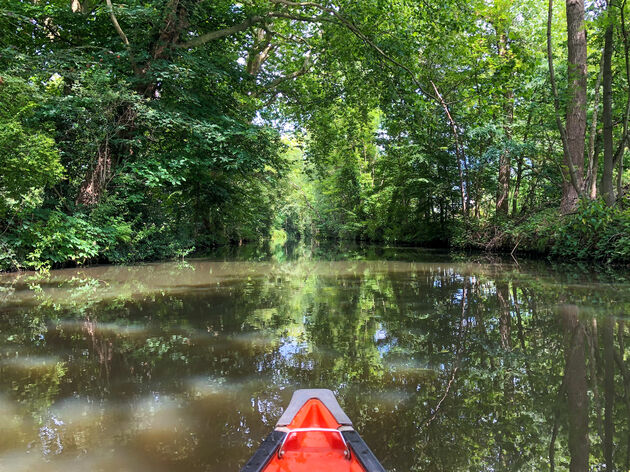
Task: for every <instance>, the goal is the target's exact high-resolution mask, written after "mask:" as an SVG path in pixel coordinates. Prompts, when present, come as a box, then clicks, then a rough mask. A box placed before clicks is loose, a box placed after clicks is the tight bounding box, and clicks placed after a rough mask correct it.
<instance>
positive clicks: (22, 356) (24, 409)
mask: <svg viewBox="0 0 630 472" xmlns="http://www.w3.org/2000/svg"><path fill="white" fill-rule="evenodd" d="M476 259H477V260H475V259H466V258H464V259H461V258H460V259H458V260H452V259H451V258H450V257H448V256H446V255H441V254H438V253H432V252H427V251H421V250H415V249H383V248H377V247H369V248H353V249H338V248H336V249H334V250H332V249H330V248H329V249H327V250H324V249H321V248H315V249H314V250H312V249H311V248H307V247H298V248H297V249H296V250H295V251H294V252H286V251H283V250H277V251H276V252H275V254H269V253H268V252H266V251H265V250H261V249H257V248H254V249H252V248H245V249H243V250H241V252H238V251H237V252H236V253H234V254H221V255H217V254H215V255H214V256H213V257H211V258H210V259H200V260H189V261H187V262H185V263H181V262H180V263H178V262H169V263H160V264H147V265H140V266H133V267H125V266H115V267H112V266H107V267H91V268H81V269H68V270H59V271H51V272H50V273H49V274H47V275H39V276H38V275H34V274H32V273H20V274H5V275H1V276H0V471H2V472H4V471H11V472H13V471H38V472H49V471H63V472H72V471H115V472H123V471H134V472H143V471H156V472H159V471H186V472H193V471H238V470H239V467H240V466H242V465H243V464H244V462H245V461H246V460H247V459H248V458H249V456H250V455H251V454H252V452H253V451H254V449H255V448H256V447H257V445H258V444H259V442H260V441H261V440H262V438H263V437H264V436H265V435H266V434H267V433H268V432H269V431H271V429H272V428H273V425H274V424H275V421H276V420H277V418H278V417H279V416H280V414H281V413H282V410H283V408H284V407H285V406H286V404H287V403H288V401H289V399H290V397H291V393H292V392H293V390H295V389H297V388H305V387H325V388H330V389H332V390H334V391H335V393H336V394H337V396H338V398H339V400H340V403H341V404H342V406H343V407H344V409H345V410H346V412H347V413H348V415H349V416H350V417H351V418H352V419H353V420H354V422H355V427H356V429H358V430H359V432H360V433H361V434H362V436H363V437H364V439H365V440H366V442H367V443H368V444H369V445H370V446H371V447H372V449H373V451H374V453H375V454H376V455H377V456H378V457H379V458H380V459H381V461H382V462H383V465H384V466H385V467H386V469H387V470H390V471H416V470H417V471H420V470H422V471H447V470H448V471H453V470H462V471H464V470H532V471H533V470H548V469H549V465H550V461H551V460H553V463H554V465H555V469H556V470H568V466H569V462H570V461H571V460H573V461H574V463H575V464H577V465H578V466H579V464H582V465H583V464H584V463H585V462H584V461H585V460H586V461H588V462H589V463H590V466H591V467H592V470H598V469H601V470H603V467H604V466H603V464H604V463H605V461H606V458H607V457H608V460H609V462H610V461H612V462H613V463H614V466H615V469H616V470H622V469H623V470H628V461H629V460H630V458H629V457H628V454H629V453H630V449H629V446H628V445H629V442H630V427H629V426H630V423H629V422H628V418H629V416H630V375H629V374H628V372H629V371H630V359H629V357H630V349H628V348H627V347H626V346H627V345H628V344H630V339H628V338H629V337H630V330H629V329H628V328H629V323H627V322H626V321H625V319H626V315H627V314H628V312H629V308H630V277H628V273H624V272H613V271H609V272H606V273H601V272H597V271H594V270H593V269H592V268H589V267H577V266H560V267H552V266H550V265H548V264H545V263H536V264H533V263H525V262H522V261H520V265H519V264H517V263H514V262H513V261H510V262H496V261H494V262H493V261H488V260H484V259H483V258H481V259H480V258H476ZM565 372H566V375H565ZM563 379H564V380H563ZM576 399H577V400H579V401H581V402H582V403H581V404H582V405H583V406H582V407H580V408H576V403H575V402H576ZM585 425H586V427H587V429H586V430H585ZM570 438H571V441H572V444H573V446H572V447H569V439H570ZM551 444H552V445H553V447H551V448H550V445H551ZM550 449H551V450H553V453H552V454H551V455H550ZM610 451H612V453H611V452H610ZM585 454H586V459H585V458H584V455H585ZM611 454H612V455H611ZM576 470H578V469H576ZM583 470H586V469H583Z"/></svg>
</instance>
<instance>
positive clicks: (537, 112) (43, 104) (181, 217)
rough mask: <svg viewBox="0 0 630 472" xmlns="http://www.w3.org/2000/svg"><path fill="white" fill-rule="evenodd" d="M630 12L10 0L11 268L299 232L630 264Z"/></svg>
mask: <svg viewBox="0 0 630 472" xmlns="http://www.w3.org/2000/svg"><path fill="white" fill-rule="evenodd" d="M548 5H549V6H551V8H550V9H549V11H548V10H547V7H548ZM576 5H577V7H576ZM576 8H577V9H576ZM629 13H630V7H629V6H628V5H627V4H626V2H625V1H623V2H618V1H615V0H612V1H610V2H609V3H608V4H604V3H603V2H593V3H589V4H588V5H586V10H584V3H583V2H582V1H581V0H580V1H577V2H568V3H567V6H566V8H565V5H563V4H556V5H555V6H554V5H553V3H551V4H548V3H547V2H544V1H542V0H534V1H531V0H528V1H525V0H494V1H491V2H488V1H482V0H478V1H477V0H475V1H471V2H459V1H456V0H447V1H444V2H439V4H438V3H435V2H416V1H406V0H405V1H401V2H395V3H391V2H378V1H373V0H362V1H359V2H357V1H350V0H339V1H336V2H332V1H324V2H322V3H315V2H292V1H289V0H247V1H245V2H238V3H235V2H229V1H225V0H221V1H207V0H151V1H149V2H140V1H137V0H129V1H127V2H126V3H119V2H111V1H110V0H105V2H100V1H95V0H84V1H80V0H73V1H71V2H69V1H67V0H46V1H36V0H33V1H23V2H22V1H20V2H15V1H11V0H2V1H0V248H1V251H0V269H11V268H23V267H27V268H28V267H30V268H41V267H46V266H51V265H64V264H73V263H84V262H86V261H91V262H96V261H109V262H125V261H133V260H146V259H158V258H166V257H174V256H181V255H185V254H187V253H189V252H190V251H192V250H195V249H197V250H200V249H203V248H205V247H208V246H211V245H215V244H220V243H228V242H240V241H243V240H254V239H262V238H266V237H269V236H271V235H274V234H275V235H276V236H278V235H282V233H285V234H288V236H289V237H294V238H299V237H319V238H323V237H326V238H349V239H364V240H381V241H382V240H386V241H392V242H408V243H419V244H425V245H426V244H439V245H444V244H451V245H457V246H464V247H482V248H493V249H507V250H513V249H514V248H516V249H517V250H522V249H527V250H533V251H537V252H551V253H553V254H560V255H563V256H571V257H584V258H590V257H597V258H601V259H606V260H617V261H625V260H628V254H629V253H630V248H629V246H628V241H627V237H626V236H625V234H624V232H625V229H626V228H627V227H628V226H629V225H630V223H629V222H628V216H627V210H625V209H624V208H625V207H624V198H623V195H624V192H625V190H624V189H625V187H624V186H625V185H626V183H627V178H628V175H627V170H626V169H627V166H625V165H624V164H625V162H624V161H627V160H628V152H627V144H628V128H629V126H628V118H629V114H630V107H629V106H628V105H629V104H630V97H629V89H630V86H629V84H630V64H629V42H630V41H629V39H628V31H627V25H626V16H628V14H629ZM575 24H577V25H578V26H579V28H578V29H577V30H576V29H575V28H573V29H572V28H571V27H569V26H570V25H575ZM580 25H581V26H580ZM584 29H585V30H586V32H587V33H588V34H587V35H584V34H582V35H581V36H580V34H577V33H575V31H577V32H578V33H579V32H580V31H582V30H584ZM547 45H548V46H549V51H550V52H551V57H550V58H549V57H548V55H547V54H545V52H544V51H545V50H546V48H547ZM584 51H587V52H588V55H586V56H584V57H583V58H582V56H580V54H581V53H583V52H584ZM576 57H577V59H576ZM581 58H582V59H581ZM548 59H551V61H549V60H548ZM580 61H582V62H580ZM550 62H551V63H550ZM554 64H555V66H554V68H553V69H550V65H552V66H553V65H554ZM551 71H552V72H554V74H550V72H551ZM572 71H577V72H576V73H575V74H574V73H573V72H572ZM578 72H579V73H578ZM580 74H582V75H580ZM576 110H577V112H576V113H574V111H576ZM600 200H601V201H600ZM602 202H604V203H602ZM576 211H577V213H575V212H576ZM541 212H542V213H541ZM576 215H577V216H576ZM582 215H583V216H582ZM593 219H595V220H596V221H595V222H592V221H591V220H593ZM542 221H548V222H549V225H548V226H551V227H552V229H553V231H551V233H552V234H553V236H551V235H549V234H547V235H546V237H545V238H542V239H541V238H538V237H537V234H539V233H540V232H541V227H539V226H538V224H539V223H540V222H542ZM545 233H549V231H545ZM585 239H588V240H589V241H588V242H587V243H586V244H585ZM528 240H531V241H532V242H531V244H527V241H528ZM585 248H588V249H585Z"/></svg>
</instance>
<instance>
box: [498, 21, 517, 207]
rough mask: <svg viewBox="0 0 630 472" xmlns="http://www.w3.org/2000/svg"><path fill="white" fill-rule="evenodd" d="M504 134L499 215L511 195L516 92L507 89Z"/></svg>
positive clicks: (503, 40)
mask: <svg viewBox="0 0 630 472" xmlns="http://www.w3.org/2000/svg"><path fill="white" fill-rule="evenodd" d="M506 54H507V35H506V34H505V33H503V34H501V35H500V37H499V56H500V57H502V58H503V57H505V55H506ZM503 120H504V121H503V134H504V139H505V146H504V149H503V151H502V152H501V155H500V156H499V189H498V194H497V208H496V210H497V216H499V215H501V216H507V214H508V211H509V208H510V207H509V197H510V167H511V162H510V149H509V144H510V140H511V139H512V123H513V121H514V93H513V92H512V90H509V89H508V90H507V92H505V94H504V103H503Z"/></svg>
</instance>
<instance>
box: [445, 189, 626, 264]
mask: <svg viewBox="0 0 630 472" xmlns="http://www.w3.org/2000/svg"><path fill="white" fill-rule="evenodd" d="M451 245H452V247H455V248H459V249H474V250H482V251H490V252H504V253H510V254H513V255H516V254H521V255H522V254H528V255H533V256H537V257H551V258H561V259H565V260H566V259H571V260H587V261H596V262H604V263H615V264H617V263H621V264H626V263H630V209H629V207H628V205H625V206H624V205H620V206H616V207H607V206H606V205H605V203H604V202H603V201H602V200H596V201H588V202H584V203H582V204H581V205H580V206H578V208H577V209H576V211H575V212H573V213H571V214H567V215H562V214H561V213H560V212H559V211H558V209H556V208H553V209H548V210H543V211H540V212H537V213H534V214H532V215H528V216H526V217H521V218H517V219H513V220H502V221H496V220H493V221H474V222H471V223H469V224H467V225H465V226H464V225H462V226H461V227H460V229H459V230H458V231H456V233H455V235H454V236H453V239H452V240H451Z"/></svg>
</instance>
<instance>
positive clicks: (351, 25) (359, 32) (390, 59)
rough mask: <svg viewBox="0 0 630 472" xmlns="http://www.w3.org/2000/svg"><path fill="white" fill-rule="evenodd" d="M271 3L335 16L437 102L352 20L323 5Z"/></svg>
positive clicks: (275, 0)
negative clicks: (314, 10)
mask: <svg viewBox="0 0 630 472" xmlns="http://www.w3.org/2000/svg"><path fill="white" fill-rule="evenodd" d="M270 1H271V3H275V4H277V5H285V6H288V7H302V8H316V9H318V10H320V11H322V12H326V13H329V14H331V15H333V16H334V17H335V18H337V20H339V22H340V23H341V24H342V25H343V26H345V27H346V28H348V29H349V30H350V31H351V32H352V33H353V34H354V35H355V36H356V37H357V38H359V39H360V40H361V41H363V42H364V43H365V44H367V45H368V46H370V47H371V48H372V49H374V50H375V51H376V52H377V53H378V55H379V56H381V57H382V58H383V59H385V60H386V61H387V62H389V63H391V64H393V65H395V66H396V67H399V68H401V69H402V70H404V71H405V72H407V74H408V75H409V77H410V78H411V80H412V81H413V83H414V84H415V85H416V87H417V88H418V89H419V90H420V92H422V94H424V95H425V96H427V97H431V98H433V99H435V100H437V98H436V97H434V96H433V95H432V94H430V93H427V91H426V90H425V89H424V86H423V85H422V84H421V83H420V81H419V80H418V78H417V77H416V75H415V74H414V73H413V71H412V70H411V69H410V68H409V67H407V66H406V65H404V64H402V63H401V62H399V61H398V60H396V59H394V58H393V57H391V56H389V55H388V54H387V53H386V52H385V51H383V50H382V49H381V48H380V47H379V46H378V45H377V44H376V43H374V41H372V40H371V39H370V38H368V37H367V36H366V35H365V34H364V33H363V32H362V31H361V30H360V29H359V28H358V27H357V26H356V25H355V24H354V23H352V22H351V21H350V20H348V19H346V18H345V17H344V16H343V15H341V14H340V13H339V12H338V11H337V10H335V9H333V8H328V7H325V6H323V5H319V4H317V3H314V2H292V1H290V0H270Z"/></svg>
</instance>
